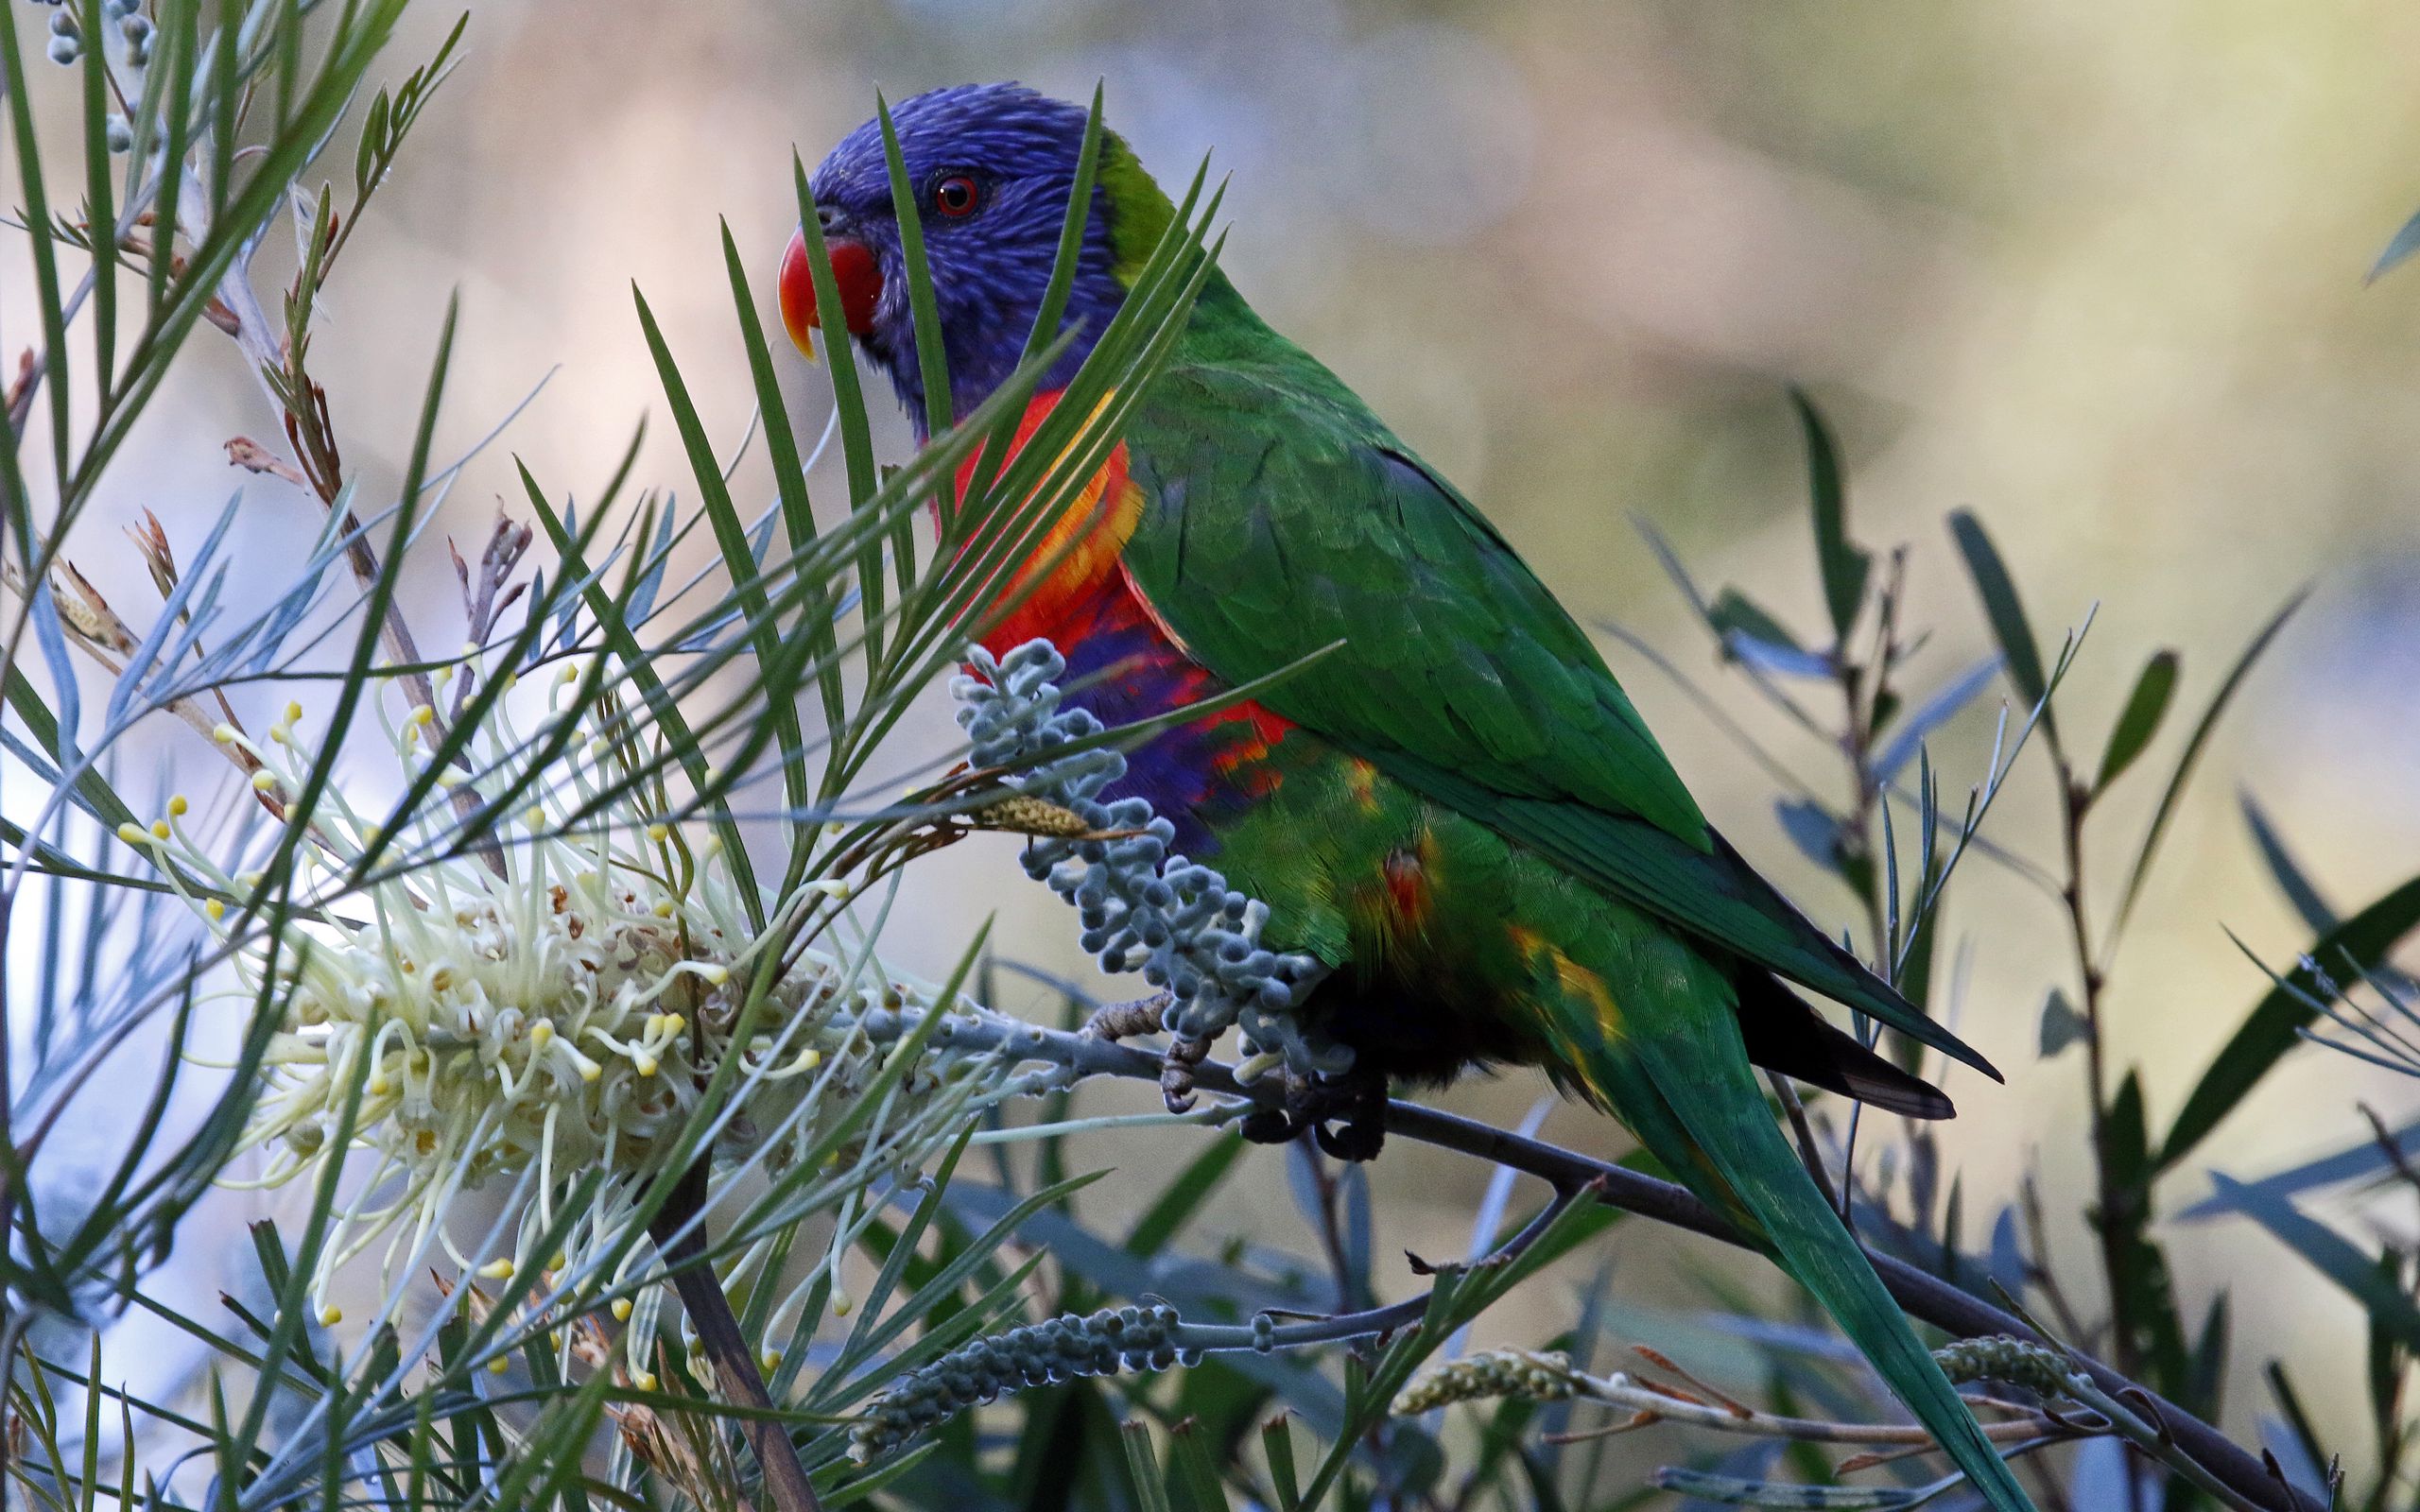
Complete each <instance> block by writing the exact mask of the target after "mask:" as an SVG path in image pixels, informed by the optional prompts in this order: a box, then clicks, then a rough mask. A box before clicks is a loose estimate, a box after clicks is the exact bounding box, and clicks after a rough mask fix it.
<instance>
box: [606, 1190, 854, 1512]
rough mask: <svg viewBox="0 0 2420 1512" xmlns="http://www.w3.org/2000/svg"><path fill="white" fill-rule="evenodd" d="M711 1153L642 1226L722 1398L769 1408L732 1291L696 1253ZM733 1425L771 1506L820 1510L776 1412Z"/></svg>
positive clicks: (782, 1510)
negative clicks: (751, 1457) (762, 1481)
mask: <svg viewBox="0 0 2420 1512" xmlns="http://www.w3.org/2000/svg"><path fill="white" fill-rule="evenodd" d="M711 1160H713V1157H712V1155H711V1154H704V1153H701V1154H700V1155H699V1157H698V1159H697V1160H696V1161H695V1162H693V1163H692V1164H691V1165H690V1167H689V1169H688V1170H687V1171H686V1172H684V1173H683V1174H682V1177H681V1184H680V1185H678V1186H676V1187H674V1188H673V1189H672V1194H671V1195H670V1196H669V1197H667V1198H666V1200H665V1204H664V1206H663V1207H662V1208H661V1209H659V1210H658V1211H657V1212H656V1215H655V1221H654V1222H652V1223H650V1224H648V1232H649V1233H650V1234H653V1235H654V1236H655V1243H656V1247H657V1248H659V1249H661V1250H662V1251H663V1252H664V1263H665V1266H666V1269H668V1270H669V1271H671V1273H672V1284H673V1286H674V1288H675V1289H677V1290H678V1291H679V1292H680V1294H681V1305H682V1307H683V1308H684V1309H686V1310H687V1312H688V1314H689V1321H690V1322H691V1323H692V1324H694V1325H695V1326H696V1328H697V1330H698V1340H699V1342H700V1343H701V1344H703V1345H704V1346H705V1348H706V1358H707V1359H708V1360H710V1361H712V1362H713V1363H714V1367H715V1377H716V1380H717V1382H718V1383H719V1384H720V1385H721V1387H722V1390H723V1395H724V1396H725V1398H727V1399H728V1400H730V1401H731V1402H732V1403H733V1404H734V1405H735V1406H741V1407H752V1408H755V1409H756V1410H758V1411H759V1412H768V1413H769V1412H771V1411H773V1410H774V1407H773V1399H772V1396H771V1394H770V1393H769V1392H767V1391H766V1389H765V1378H764V1377H763V1376H762V1375H760V1374H758V1373H757V1369H756V1360H755V1357H754V1356H753V1355H752V1354H751V1353H750V1352H749V1349H748V1340H747V1337H746V1336H745V1335H743V1334H742V1333H741V1332H739V1319H738V1318H737V1317H736V1316H735V1315H734V1314H733V1313H732V1311H731V1298H730V1297H725V1296H724V1295H723V1291H722V1283H721V1282H720V1281H718V1280H716V1279H715V1273H714V1268H713V1267H712V1266H710V1265H708V1264H706V1263H705V1262H704V1260H703V1259H702V1256H703V1255H704V1253H705V1247H706V1231H705V1226H704V1225H703V1224H702V1223H701V1222H700V1221H698V1220H699V1216H700V1214H701V1213H702V1212H703V1211H705V1204H706V1176H707V1167H708V1164H709V1162H710V1161H711ZM739 1432H740V1436H741V1437H743V1438H745V1439H747V1440H748V1447H749V1448H750V1449H751V1450H752V1451H754V1452H755V1455H756V1464H757V1466H758V1468H759V1469H761V1470H762V1472H763V1474H764V1476H765V1494H766V1495H767V1496H768V1497H769V1498H771V1502H772V1505H773V1507H774V1509H775V1512H821V1503H819V1502H817V1501H816V1499H815V1487H814V1486H813V1485H811V1484H809V1482H808V1481H807V1478H806V1468H805V1467H804V1466H803V1465H801V1464H800V1463H799V1458H798V1446H796V1445H794V1444H792V1443H791V1442H790V1435H789V1430H788V1429H787V1428H785V1427H784V1426H783V1425H782V1423H781V1422H780V1420H779V1419H777V1418H772V1417H743V1418H741V1419H740V1423H739Z"/></svg>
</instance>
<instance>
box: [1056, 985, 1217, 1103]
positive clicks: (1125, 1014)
mask: <svg viewBox="0 0 2420 1512" xmlns="http://www.w3.org/2000/svg"><path fill="white" fill-rule="evenodd" d="M1167 1006H1168V995H1167V993H1166V992H1159V993H1155V994H1153V995H1152V996H1150V997H1148V998H1136V999H1135V1000H1134V1001H1133V1002H1132V1003H1112V1004H1110V1005H1107V1006H1106V1007H1103V1008H1100V1009H1098V1010H1096V1011H1095V1012H1094V1014H1093V1016H1092V1017H1091V1018H1089V1019H1087V1020H1085V1021H1084V1026H1083V1028H1082V1029H1080V1030H1079V1031H1078V1033H1080V1035H1082V1036H1083V1038H1085V1039H1087V1040H1108V1041H1109V1042H1110V1043H1111V1044H1116V1043H1118V1042H1119V1041H1121V1040H1131V1039H1133V1038H1135V1037H1136V1036H1139V1035H1147V1034H1160V1033H1162V1032H1164V1031H1165V1030H1166V1029H1167V1024H1166V1023H1165V1022H1163V1018H1164V1016H1165V1015H1166V1014H1167ZM1209 1054H1210V1041H1209V1040H1179V1039H1170V1040H1168V1047H1167V1050H1165V1051H1163V1052H1162V1053H1161V1056H1160V1101H1161V1102H1163V1103H1165V1104H1166V1105H1167V1110H1168V1111H1169V1112H1171V1113H1189V1112H1191V1111H1193V1103H1194V1096H1193V1071H1194V1068H1195V1067H1197V1066H1199V1065H1201V1061H1202V1057H1206V1056H1208V1055H1209Z"/></svg>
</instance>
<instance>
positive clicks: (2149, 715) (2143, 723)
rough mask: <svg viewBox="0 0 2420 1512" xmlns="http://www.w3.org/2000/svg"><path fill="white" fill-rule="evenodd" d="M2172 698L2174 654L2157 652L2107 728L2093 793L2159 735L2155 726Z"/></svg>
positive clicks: (2166, 712) (2163, 651)
mask: <svg viewBox="0 0 2420 1512" xmlns="http://www.w3.org/2000/svg"><path fill="white" fill-rule="evenodd" d="M2175 696H2176V653H2175V652H2174V651H2169V650H2161V651H2157V652H2155V653H2153V654H2152V659H2151V660H2150V661H2149V662H2144V663H2143V670H2142V672H2141V674H2140V675H2139V676H2137V677H2136V678H2135V691H2134V692H2132V693H2130V694H2128V695H2127V696H2126V707H2125V708H2124V709H2123V710H2121V711H2119V712H2118V723H2117V724H2115V725H2113V726H2111V727H2110V730H2109V747H2108V749H2106V750H2104V751H2102V752H2101V754H2100V776H2098V777H2096V778H2094V779H2093V782H2092V789H2093V791H2094V792H2095V793H2100V792H2104V791H2106V790H2107V789H2108V787H2109V784H2110V783H2112V782H2116V781H2117V780H2118V777H2119V776H2120V775H2122V774H2123V773H2124V772H2125V770H2126V768H2127V767H2129V766H2132V765H2135V757H2137V756H2140V755H2141V754H2142V753H2143V747H2146V746H2148V745H2150V744H2151V743H2152V736H2153V735H2156V734H2158V733H2159V722H2160V721H2161V720H2162V719H2164V718H2166V717H2167V716H2168V706H2169V702H2170V701H2171V700H2172V699H2174V698H2175Z"/></svg>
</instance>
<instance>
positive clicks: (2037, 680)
mask: <svg viewBox="0 0 2420 1512" xmlns="http://www.w3.org/2000/svg"><path fill="white" fill-rule="evenodd" d="M1949 532H1950V534H1951V535H1952V536H1954V537H1956V538H1957V541H1958V551H1959V554H1960V555H1961V556H1962V557H1964V558H1966V574H1967V576H1970V577H1972V578H1973V579H1974V580H1975V594H1976V596H1977V597H1979V598H1980V599H1981V600H1982V601H1983V615H1984V617H1985V618H1986V619H1989V620H1990V621H1991V623H1992V636H1993V639H1995V640H1997V642H1999V647H2000V655H2001V657H2002V658H2003V659H2004V660H2005V661H2006V662H2007V663H2008V680H2009V681H2011V682H2013V683H2014V684H2015V685H2016V691H2017V693H2018V694H2019V695H2020V696H2023V698H2024V699H2025V701H2026V702H2027V703H2030V704H2037V703H2040V702H2041V701H2042V696H2043V694H2044V693H2045V692H2046V691H2047V690H2048V688H2049V685H2050V684H2049V679H2048V678H2047V677H2045V676H2044V675H2043V671H2042V647H2041V644H2040V643H2039V642H2037V641H2035V640H2034V639H2033V627H2032V626H2031V624H2029V623H2028V622H2027V620H2026V618H2025V604H2024V602H2023V600H2021V599H2019V598H2018V597H2017V594H2016V580H2015V579H2014V578H2013V577H2011V576H2009V572H2008V564H2007V563H2006V562H2004V561H2002V560H2001V559H2000V553H1999V548H1998V547H1997V546H1995V545H1993V544H1992V538H1991V536H1990V535H1989V534H1988V533H1987V532H1986V531H1985V530H1984V529H1983V523H1982V522H1981V521H1980V520H1978V519H1976V518H1975V515H1974V511H1972V510H1970V509H1960V510H1957V511H1955V512H1953V513H1952V514H1951V515H1950V517H1949ZM2042 729H2043V731H2044V732H2045V733H2046V734H2048V735H2050V736H2051V737H2052V738H2053V739H2055V738H2056V736H2057V730H2058V727H2057V726H2056V725H2055V724H2054V723H2053V722H2052V720H2051V717H2050V711H2049V710H2048V709H2045V710H2043V711H2042Z"/></svg>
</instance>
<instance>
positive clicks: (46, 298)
mask: <svg viewBox="0 0 2420 1512" xmlns="http://www.w3.org/2000/svg"><path fill="white" fill-rule="evenodd" d="M5 9H6V13H5V14H0V53H5V54H6V57H5V59H0V62H5V64H6V68H7V77H6V83H7V87H8V91H9V129H10V131H11V133H12V134H13V135H14V136H15V137H16V139H17V181H18V186H19V187H20V188H22V189H23V190H24V191H25V196H26V228H27V235H26V241H28V242H29V243H31V244H32V249H33V254H34V294H35V297H36V299H37V300H38V301H40V304H41V309H42V343H43V354H42V369H41V375H42V381H43V382H44V383H47V384H48V385H49V386H50V430H51V437H50V439H51V459H52V462H53V465H55V466H56V467H57V468H58V470H59V472H58V476H59V479H60V483H61V490H64V488H65V486H66V479H67V477H68V475H69V473H68V467H67V448H68V412H67V404H68V392H67V319H66V316H65V315H64V313H63V311H64V309H65V304H64V302H63V301H62V300H61V295H60V288H59V244H58V239H57V237H56V235H55V234H54V232H55V228H54V227H53V225H52V223H51V213H50V198H49V196H48V195H47V194H45V193H44V192H43V176H42V146H41V143H40V141H39V139H38V138H37V137H36V136H35V135H34V110H33V101H32V99H31V98H30V96H28V94H26V64H25V59H24V57H23V56H22V53H21V50H20V48H19V46H18V39H17V14H16V9H15V8H14V7H8V8H5ZM0 420H6V421H9V424H10V425H11V427H12V428H13V425H14V417H0ZM12 444H13V442H12ZM65 529H66V521H65V520H61V522H59V524H57V525H56V526H55V527H54V534H55V535H63V534H64V533H65ZM26 560H27V562H28V564H29V565H28V568H27V574H28V576H31V574H32V573H34V572H36V571H40V570H41V566H40V565H35V564H33V558H30V557H28V558H26Z"/></svg>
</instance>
